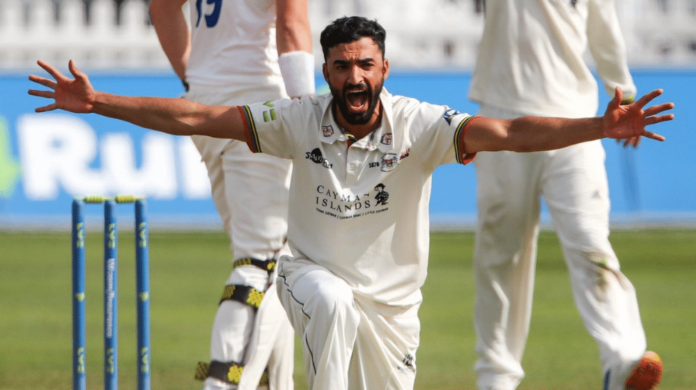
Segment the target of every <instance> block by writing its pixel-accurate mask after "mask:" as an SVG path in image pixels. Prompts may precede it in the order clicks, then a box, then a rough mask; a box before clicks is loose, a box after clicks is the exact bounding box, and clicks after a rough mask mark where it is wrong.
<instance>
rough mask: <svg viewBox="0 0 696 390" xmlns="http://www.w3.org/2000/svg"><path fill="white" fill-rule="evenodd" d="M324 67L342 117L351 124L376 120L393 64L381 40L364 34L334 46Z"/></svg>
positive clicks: (335, 105)
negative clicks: (380, 96) (384, 53)
mask: <svg viewBox="0 0 696 390" xmlns="http://www.w3.org/2000/svg"><path fill="white" fill-rule="evenodd" d="M323 70H324V78H325V79H326V81H327V83H328V84H329V88H330V89H331V95H332V96H333V104H334V108H335V109H338V112H339V113H340V116H341V117H342V118H343V119H344V120H345V121H346V122H347V123H348V124H349V125H356V126H360V125H371V124H374V123H376V121H377V119H378V118H379V110H380V105H379V104H380V102H379V95H380V93H381V92H382V88H383V85H384V80H385V79H386V77H387V75H388V74H389V63H388V61H387V60H384V59H383V57H382V51H381V49H380V48H379V46H378V45H377V43H376V42H375V41H374V40H373V39H372V38H370V37H363V38H361V39H359V40H357V41H353V42H350V43H344V44H340V45H337V46H335V47H332V48H331V49H330V50H329V55H328V57H327V59H326V64H324V68H323Z"/></svg>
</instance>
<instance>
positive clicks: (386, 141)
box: [379, 133, 392, 145]
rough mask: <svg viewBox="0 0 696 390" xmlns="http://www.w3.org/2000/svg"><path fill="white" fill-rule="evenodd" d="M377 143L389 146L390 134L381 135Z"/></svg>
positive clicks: (390, 141)
mask: <svg viewBox="0 0 696 390" xmlns="http://www.w3.org/2000/svg"><path fill="white" fill-rule="evenodd" d="M379 142H381V143H382V144H383V145H391V144H392V133H384V134H382V139H381V140H380V141H379Z"/></svg>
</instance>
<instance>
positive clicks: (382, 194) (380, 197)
mask: <svg viewBox="0 0 696 390" xmlns="http://www.w3.org/2000/svg"><path fill="white" fill-rule="evenodd" d="M384 187H385V185H384V184H382V183H379V184H377V185H376V186H375V191H377V193H376V194H375V200H376V201H377V206H379V205H385V206H386V204H387V200H389V193H388V192H387V191H385V190H384Z"/></svg>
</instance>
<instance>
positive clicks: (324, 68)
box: [321, 62, 329, 84]
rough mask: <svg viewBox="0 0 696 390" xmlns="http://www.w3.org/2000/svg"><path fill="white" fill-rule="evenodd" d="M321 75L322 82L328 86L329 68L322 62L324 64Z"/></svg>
mask: <svg viewBox="0 0 696 390" xmlns="http://www.w3.org/2000/svg"><path fill="white" fill-rule="evenodd" d="M321 73H323V74H324V81H326V83H327V84H328V83H329V68H328V67H327V66H326V62H324V64H323V65H322V66H321Z"/></svg>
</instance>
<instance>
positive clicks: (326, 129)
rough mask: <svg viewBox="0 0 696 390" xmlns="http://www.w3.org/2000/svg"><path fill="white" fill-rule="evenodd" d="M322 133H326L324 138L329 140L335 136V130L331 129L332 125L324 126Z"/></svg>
mask: <svg viewBox="0 0 696 390" xmlns="http://www.w3.org/2000/svg"><path fill="white" fill-rule="evenodd" d="M321 131H322V132H323V133H324V137H326V138H329V137H331V136H332V135H334V129H333V127H331V125H328V126H322V127H321Z"/></svg>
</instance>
